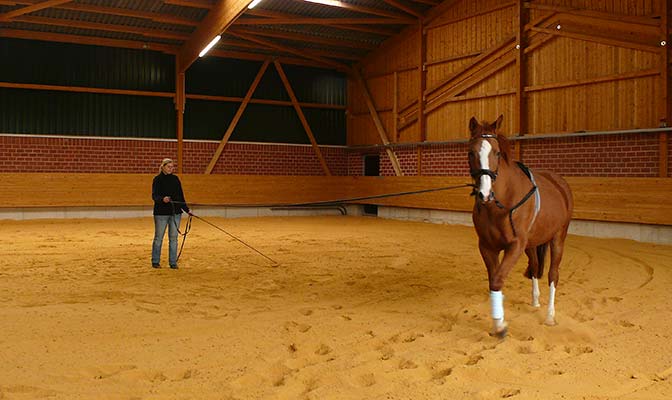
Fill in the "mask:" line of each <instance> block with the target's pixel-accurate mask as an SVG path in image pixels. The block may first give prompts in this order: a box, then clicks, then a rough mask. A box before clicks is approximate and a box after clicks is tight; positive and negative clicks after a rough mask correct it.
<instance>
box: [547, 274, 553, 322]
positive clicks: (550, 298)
mask: <svg viewBox="0 0 672 400" xmlns="http://www.w3.org/2000/svg"><path fill="white" fill-rule="evenodd" d="M546 324H547V325H555V282H551V284H550V285H549V290H548V314H547V315H546Z"/></svg>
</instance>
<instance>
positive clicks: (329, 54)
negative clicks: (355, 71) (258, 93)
mask: <svg viewBox="0 0 672 400" xmlns="http://www.w3.org/2000/svg"><path fill="white" fill-rule="evenodd" d="M229 32H237V31H229ZM229 32H227V33H226V34H227V35H229ZM241 33H242V32H241ZM217 45H218V46H224V47H226V46H238V47H245V48H248V49H261V50H273V51H278V50H277V49H275V48H272V47H269V46H268V45H262V44H260V43H253V42H247V41H241V40H229V39H227V40H224V39H222V40H220V41H219V42H218V43H217ZM310 52H311V53H312V54H314V55H316V56H320V57H326V58H333V59H341V60H352V61H358V60H360V59H361V58H362V57H361V56H359V55H356V54H352V53H343V52H339V51H333V50H317V49H310Z"/></svg>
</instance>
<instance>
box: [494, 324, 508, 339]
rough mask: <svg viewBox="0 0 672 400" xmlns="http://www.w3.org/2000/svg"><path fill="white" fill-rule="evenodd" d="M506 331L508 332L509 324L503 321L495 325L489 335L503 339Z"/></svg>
mask: <svg viewBox="0 0 672 400" xmlns="http://www.w3.org/2000/svg"><path fill="white" fill-rule="evenodd" d="M508 333H509V324H507V323H506V322H504V323H503V324H501V325H499V326H497V327H495V328H494V329H493V331H492V332H491V333H490V336H494V337H496V338H499V339H504V338H505V337H506V335H507V334H508Z"/></svg>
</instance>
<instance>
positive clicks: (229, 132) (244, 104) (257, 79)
mask: <svg viewBox="0 0 672 400" xmlns="http://www.w3.org/2000/svg"><path fill="white" fill-rule="evenodd" d="M269 63H270V62H269V61H268V60H266V61H264V63H263V64H262V65H261V68H259V72H257V76H255V77H254V81H252V84H251V85H250V88H249V89H248V90H247V94H245V98H244V99H243V101H242V103H240V106H238V110H237V111H236V114H235V115H234V116H233V120H231V123H230V124H229V127H228V128H226V132H224V137H222V140H221V141H220V142H219V146H217V150H215V154H214V155H213V156H212V159H211V160H210V163H208V166H207V168H205V173H206V174H209V173H211V172H212V170H213V169H214V168H215V165H217V161H219V157H220V156H221V155H222V152H223V151H224V147H225V146H226V143H228V141H229V138H230V137H231V135H232V134H233V130H234V129H236V125H238V121H240V117H242V116H243V112H245V108H247V105H248V104H249V102H250V99H251V98H252V95H253V94H254V91H255V90H256V89H257V86H259V82H261V78H262V77H263V76H264V72H266V69H267V68H268V64H269Z"/></svg>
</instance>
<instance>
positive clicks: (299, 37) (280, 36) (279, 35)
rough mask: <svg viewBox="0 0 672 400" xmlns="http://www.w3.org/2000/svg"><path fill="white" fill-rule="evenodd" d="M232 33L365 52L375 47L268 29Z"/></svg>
mask: <svg viewBox="0 0 672 400" xmlns="http://www.w3.org/2000/svg"><path fill="white" fill-rule="evenodd" d="M234 31H235V32H239V33H244V34H249V35H256V36H265V37H272V38H278V39H287V40H295V41H300V42H307V43H317V44H324V45H327V46H335V47H346V48H355V49H365V50H373V49H375V48H376V47H377V46H376V45H374V44H369V43H363V42H353V41H345V40H338V39H329V38H323V37H318V36H312V35H311V33H310V32H306V33H305V34H301V33H293V32H277V31H270V30H268V29H264V30H261V29H246V28H232V29H231V32H234Z"/></svg>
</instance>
